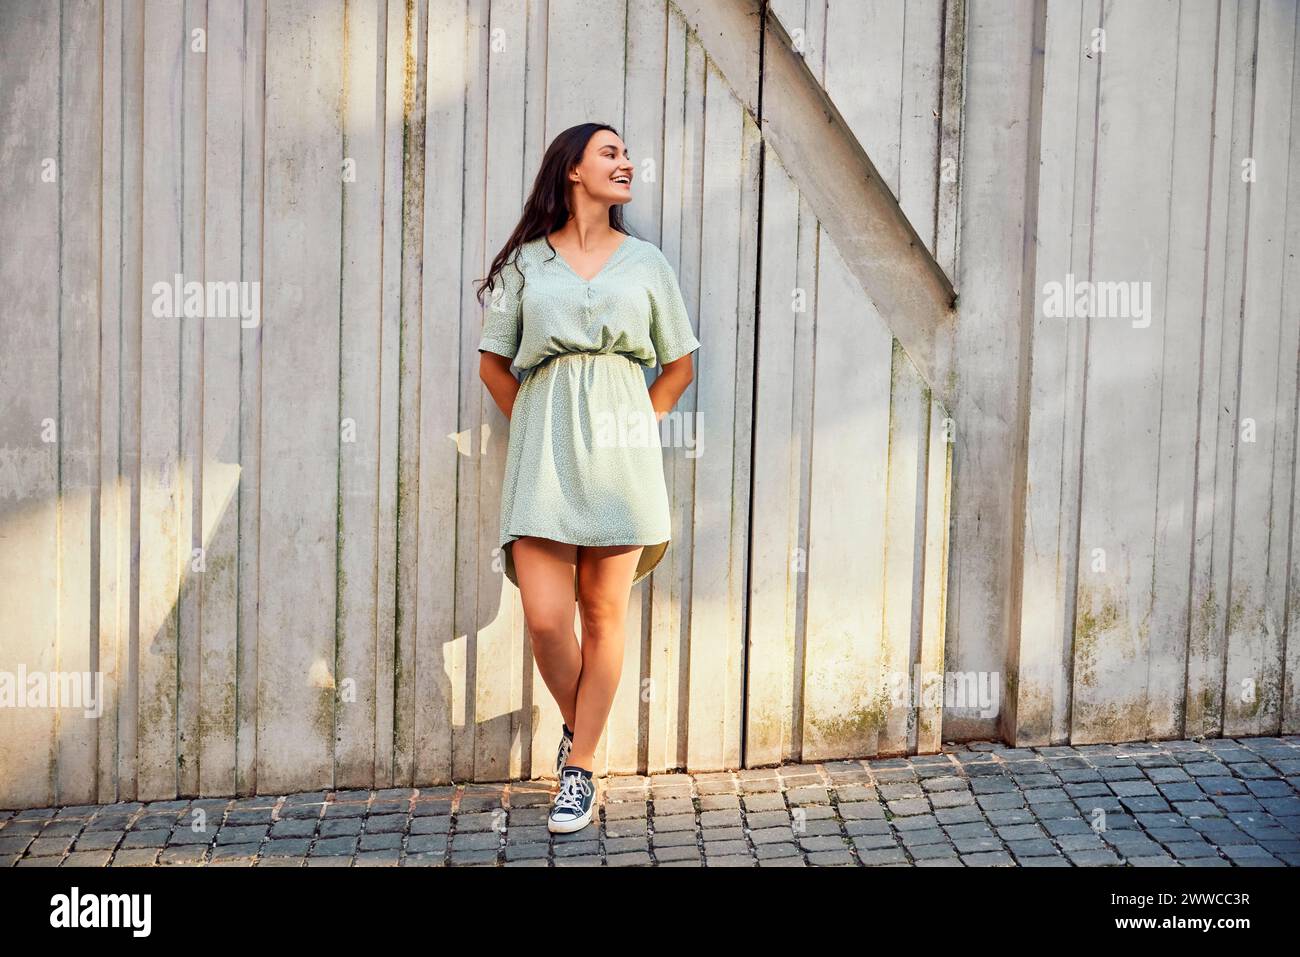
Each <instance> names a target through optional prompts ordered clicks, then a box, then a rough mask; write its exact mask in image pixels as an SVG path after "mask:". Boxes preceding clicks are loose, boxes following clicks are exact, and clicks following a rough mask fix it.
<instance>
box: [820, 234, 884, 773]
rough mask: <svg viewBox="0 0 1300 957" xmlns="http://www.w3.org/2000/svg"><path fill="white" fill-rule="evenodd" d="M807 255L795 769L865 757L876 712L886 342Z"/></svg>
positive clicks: (855, 293)
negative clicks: (809, 353)
mask: <svg viewBox="0 0 1300 957" xmlns="http://www.w3.org/2000/svg"><path fill="white" fill-rule="evenodd" d="M819 255H820V260H819V268H818V276H817V318H816V336H817V341H816V370H815V379H814V383H815V390H816V392H815V395H814V397H813V421H812V432H813V443H812V474H811V483H812V489H811V513H810V516H809V528H808V611H807V616H808V618H807V621H808V625H807V629H808V633H807V646H806V654H805V661H804V676H803V685H804V698H803V713H802V714H801V716H800V717H801V720H802V723H803V729H802V735H803V736H802V757H803V760H805V761H816V760H820V759H822V758H826V757H842V756H844V755H849V754H874V753H876V751H877V741H878V738H879V735H880V731H881V728H882V727H883V725H884V722H885V719H886V717H887V709H888V701H887V698H886V695H885V694H884V689H883V688H882V687H881V684H880V672H881V665H882V653H883V644H884V636H883V634H882V621H883V616H884V574H885V572H884V550H885V496H884V494H883V490H884V489H885V488H886V481H887V467H888V448H889V396H890V369H891V353H892V341H893V340H892V337H891V336H890V334H889V331H888V330H887V329H886V328H885V326H884V324H883V323H882V322H881V321H880V318H879V316H878V315H877V314H876V313H875V310H874V308H873V307H872V306H871V304H870V303H869V302H867V301H865V300H864V298H863V296H862V292H861V288H860V287H859V286H858V285H857V283H856V282H854V281H853V279H852V277H851V276H850V274H849V273H848V271H847V267H846V266H845V265H844V263H843V261H842V259H841V258H840V255H839V253H838V252H837V251H836V249H835V248H834V246H833V245H832V244H831V243H830V242H829V240H828V239H827V238H826V236H825V235H824V234H823V236H822V239H821V245H820V248H819Z"/></svg>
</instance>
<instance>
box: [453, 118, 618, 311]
mask: <svg viewBox="0 0 1300 957" xmlns="http://www.w3.org/2000/svg"><path fill="white" fill-rule="evenodd" d="M600 130H609V131H610V132H611V133H614V134H615V135H618V130H616V129H614V127H612V126H610V125H609V124H608V123H579V124H578V125H577V126H570V127H569V128H568V129H567V130H565V131H564V132H563V133H560V134H559V135H558V136H556V137H555V139H553V140H552V141H551V145H550V146H548V147H547V148H546V155H545V156H543V157H542V165H541V167H540V168H539V169H538V170H537V178H536V179H534V180H533V189H532V192H531V193H529V195H528V199H527V201H526V202H525V203H524V212H523V215H522V216H520V217H519V224H518V225H517V226H515V228H514V232H512V233H511V234H510V238H509V239H507V240H506V244H505V245H504V246H502V247H501V251H500V252H498V253H497V254H496V258H495V259H493V260H492V268H491V269H489V270H488V274H487V277H486V278H485V279H482V280H480V282H479V287H478V290H477V292H476V294H475V295H476V296H477V298H478V303H479V305H480V306H482V305H483V304H484V303H483V296H484V293H485V292H489V291H491V290H493V289H495V288H496V279H497V277H498V276H499V275H500V273H501V270H502V269H504V268H505V266H506V264H507V260H510V264H511V265H514V257H515V254H516V251H517V250H518V249H519V247H520V246H522V245H523V244H524V243H526V242H529V241H531V240H534V239H537V238H538V237H539V236H550V234H551V233H553V232H555V231H557V230H559V229H561V228H562V227H563V226H564V224H565V223H566V222H568V220H569V215H570V210H569V201H568V189H569V171H570V170H571V169H573V167H575V166H577V165H578V164H579V163H581V162H582V154H583V153H584V152H586V149H587V144H588V143H589V142H590V141H591V138H592V137H593V136H595V135H596V133H597V132H598V131H600ZM609 225H610V226H611V227H612V228H613V229H615V230H617V231H618V232H620V233H623V234H624V235H628V231H627V229H626V227H625V226H624V225H623V206H622V204H621V203H614V204H613V205H611V206H610V207H609ZM546 244H547V245H548V246H550V240H549V239H548V240H547V243H546ZM551 252H555V247H554V246H552V247H551ZM515 269H516V270H518V271H519V274H520V275H521V276H522V275H523V271H522V270H519V267H518V265H515Z"/></svg>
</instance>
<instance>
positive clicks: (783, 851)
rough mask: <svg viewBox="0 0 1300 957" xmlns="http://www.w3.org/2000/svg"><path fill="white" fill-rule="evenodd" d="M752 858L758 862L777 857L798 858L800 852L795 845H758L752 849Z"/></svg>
mask: <svg viewBox="0 0 1300 957" xmlns="http://www.w3.org/2000/svg"><path fill="white" fill-rule="evenodd" d="M754 856H755V857H757V858H758V859H759V860H760V861H766V860H772V859H773V858H778V857H799V856H801V852H800V850H799V848H798V847H797V846H796V845H795V844H791V843H781V844H760V845H756V846H755V847H754Z"/></svg>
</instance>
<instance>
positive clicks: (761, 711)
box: [745, 154, 812, 766]
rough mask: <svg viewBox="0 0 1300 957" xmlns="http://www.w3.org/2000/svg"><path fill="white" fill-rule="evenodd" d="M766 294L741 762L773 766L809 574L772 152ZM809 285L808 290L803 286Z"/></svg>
mask: <svg viewBox="0 0 1300 957" xmlns="http://www.w3.org/2000/svg"><path fill="white" fill-rule="evenodd" d="M763 185H764V198H763V202H764V206H763V225H762V230H763V232H762V265H761V269H760V274H761V276H762V289H761V290H760V302H759V322H758V335H757V339H758V342H757V347H756V350H755V361H756V365H757V367H758V369H759V383H760V387H759V389H758V391H757V396H756V398H755V409H754V439H753V441H754V499H753V503H754V504H753V514H752V516H751V521H752V522H753V534H752V546H751V550H750V554H749V604H748V608H749V643H748V659H747V667H746V671H747V675H748V678H747V683H746V695H745V708H746V732H745V761H746V763H747V764H748V765H750V766H753V765H762V764H775V763H778V762H780V761H782V760H783V759H785V758H786V757H787V756H789V755H790V754H791V753H792V744H793V727H792V726H793V719H794V702H793V697H794V686H795V680H794V677H795V676H794V664H795V627H794V621H795V610H796V598H797V588H798V583H799V581H800V580H801V579H802V578H803V577H804V573H805V571H806V567H807V566H806V562H805V555H804V554H803V553H802V551H801V550H800V549H799V546H798V539H797V538H796V535H797V534H798V530H799V526H798V518H799V490H800V476H801V472H802V470H801V468H800V464H801V462H800V453H801V452H802V449H801V448H800V445H799V442H798V440H799V435H800V433H799V432H797V431H796V408H795V404H796V402H797V397H798V394H799V393H800V392H801V391H802V390H803V388H804V387H805V385H806V380H805V379H802V378H800V377H799V375H798V372H799V369H798V367H797V362H798V354H797V351H796V339H797V336H798V333H799V324H798V319H799V318H800V316H801V315H806V314H807V313H806V310H808V309H809V308H811V305H812V304H811V303H810V302H809V298H810V293H811V289H810V288H808V286H806V285H805V284H804V283H803V282H802V281H801V280H802V274H804V273H806V272H807V269H808V263H807V262H806V261H801V259H800V256H799V192H798V190H797V189H795V187H794V184H793V183H792V182H791V181H790V178H789V176H788V175H787V174H786V172H785V170H784V169H783V168H782V167H781V164H780V161H779V160H777V159H776V157H775V156H773V155H771V154H769V155H768V157H767V168H766V170H765V173H764V177H763ZM809 285H811V284H809Z"/></svg>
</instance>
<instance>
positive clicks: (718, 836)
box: [700, 827, 839, 844]
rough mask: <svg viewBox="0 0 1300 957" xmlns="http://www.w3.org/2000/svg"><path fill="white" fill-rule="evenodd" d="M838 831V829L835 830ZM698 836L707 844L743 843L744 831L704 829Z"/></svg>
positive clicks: (725, 828)
mask: <svg viewBox="0 0 1300 957" xmlns="http://www.w3.org/2000/svg"><path fill="white" fill-rule="evenodd" d="M836 831H837V832H838V831H839V828H836ZM700 834H701V836H702V838H703V840H704V842H705V843H706V844H707V843H708V842H710V841H715V842H716V841H743V840H744V839H745V829H744V828H743V827H705V828H701V829H700Z"/></svg>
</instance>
